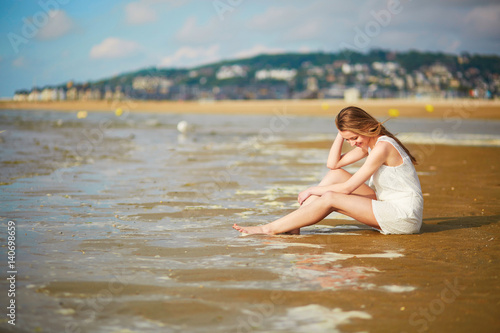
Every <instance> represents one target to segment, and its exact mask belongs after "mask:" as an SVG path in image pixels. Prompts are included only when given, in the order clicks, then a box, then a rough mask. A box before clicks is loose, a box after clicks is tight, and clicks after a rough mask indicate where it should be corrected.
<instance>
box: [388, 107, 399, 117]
mask: <svg viewBox="0 0 500 333" xmlns="http://www.w3.org/2000/svg"><path fill="white" fill-rule="evenodd" d="M389 116H390V117H399V110H398V109H389Z"/></svg>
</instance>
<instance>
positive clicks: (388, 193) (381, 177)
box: [369, 135, 424, 234]
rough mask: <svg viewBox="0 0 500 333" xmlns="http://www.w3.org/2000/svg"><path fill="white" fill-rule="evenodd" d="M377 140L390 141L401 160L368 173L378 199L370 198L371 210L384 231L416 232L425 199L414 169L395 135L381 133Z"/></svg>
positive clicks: (388, 232)
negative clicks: (393, 165)
mask: <svg viewBox="0 0 500 333" xmlns="http://www.w3.org/2000/svg"><path fill="white" fill-rule="evenodd" d="M379 141H386V142H389V143H390V144H392V145H393V146H394V147H395V148H396V149H397V150H398V152H399V154H400V155H401V157H402V158H403V163H402V164H400V165H398V166H395V167H391V166H387V165H382V166H380V168H379V169H378V170H377V171H376V172H375V173H374V174H373V175H372V176H371V178H370V182H369V185H370V187H371V188H373V189H374V190H375V193H376V195H377V200H372V208H373V214H374V215H375V218H376V219H377V222H378V224H379V226H380V228H381V231H382V233H383V234H414V233H418V232H419V231H420V227H421V226H422V213H423V210H424V199H423V197H422V189H421V187H420V181H419V179H418V176H417V171H416V170H415V167H414V166H413V163H412V162H411V159H410V157H409V156H408V155H407V154H406V152H405V151H404V149H403V148H401V147H400V146H399V144H398V143H397V142H396V141H395V140H394V139H392V138H390V137H388V136H385V135H384V136H381V137H379V138H378V140H377V143H378V142H379ZM377 143H375V144H377Z"/></svg>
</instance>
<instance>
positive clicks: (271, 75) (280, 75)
mask: <svg viewBox="0 0 500 333" xmlns="http://www.w3.org/2000/svg"><path fill="white" fill-rule="evenodd" d="M296 75H297V70H296V69H286V68H280V69H261V70H258V71H256V72H255V79H257V80H259V81H261V80H268V79H274V80H283V81H290V80H293V79H294V78H295V76H296Z"/></svg>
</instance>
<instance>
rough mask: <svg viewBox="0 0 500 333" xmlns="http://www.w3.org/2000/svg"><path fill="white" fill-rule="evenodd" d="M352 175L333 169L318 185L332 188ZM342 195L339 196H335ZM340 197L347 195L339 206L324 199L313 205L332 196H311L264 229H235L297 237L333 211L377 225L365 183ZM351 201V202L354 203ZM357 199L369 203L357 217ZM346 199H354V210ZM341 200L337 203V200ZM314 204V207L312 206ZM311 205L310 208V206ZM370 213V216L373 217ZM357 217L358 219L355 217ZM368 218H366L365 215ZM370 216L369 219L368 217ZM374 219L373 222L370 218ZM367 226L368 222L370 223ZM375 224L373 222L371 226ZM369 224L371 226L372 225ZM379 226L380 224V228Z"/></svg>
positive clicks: (372, 196)
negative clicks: (364, 210)
mask: <svg viewBox="0 0 500 333" xmlns="http://www.w3.org/2000/svg"><path fill="white" fill-rule="evenodd" d="M351 177H352V175H351V174H350V173H349V172H347V171H345V170H344V169H335V170H330V171H329V172H328V173H327V174H326V175H325V177H324V178H323V179H322V180H321V182H320V183H319V186H328V185H333V184H338V183H343V182H346V181H347V180H349V178H351ZM332 193H333V192H329V194H332ZM335 194H339V193H335ZM339 195H341V196H346V198H341V200H340V201H339V203H336V202H332V203H328V202H325V201H324V200H323V201H322V202H321V203H317V204H314V205H313V203H315V202H317V201H318V200H319V199H321V198H323V199H328V197H330V196H331V195H328V196H326V197H325V195H323V196H321V197H320V196H310V197H309V198H307V200H305V201H304V202H303V204H302V206H300V207H299V209H297V210H296V211H294V212H292V213H290V214H289V215H287V216H284V217H282V218H280V219H278V220H276V221H274V222H271V223H269V224H266V225H263V226H257V227H246V228H244V227H240V226H238V225H237V224H234V225H233V228H234V229H236V230H238V231H240V232H243V233H248V234H254V233H257V234H276V233H285V232H286V233H288V234H295V235H298V234H300V228H302V227H305V226H308V225H311V224H315V223H318V222H319V221H321V220H322V219H324V218H325V217H326V216H328V215H329V214H330V213H332V212H333V211H338V212H340V213H343V214H345V215H347V216H350V217H352V218H354V219H356V220H358V221H360V222H363V223H365V222H364V221H365V220H366V221H368V222H370V223H371V222H375V223H377V222H376V220H375V217H374V216H373V211H372V208H371V200H372V199H376V195H375V192H374V191H373V190H372V189H371V188H370V187H369V186H368V185H366V184H362V185H361V186H360V187H359V188H357V189H356V190H355V191H354V192H353V193H351V194H350V195H345V194H339ZM351 198H352V200H351ZM358 198H361V199H366V200H362V201H363V202H364V205H365V206H366V205H368V203H369V206H368V208H369V210H368V211H366V212H364V213H363V214H362V215H359V214H357V210H358V209H357V208H359V207H357V206H356V205H358V204H359V200H358ZM345 200H347V201H349V200H351V202H352V203H354V206H353V207H352V208H351V206H350V205H349V204H348V202H344V201H345ZM335 201H338V200H335ZM337 204H339V205H340V206H342V207H344V208H345V209H342V208H341V207H336V206H337ZM311 205H312V206H311ZM309 206H311V207H309ZM370 214H371V216H370ZM353 215H356V216H353ZM358 215H359V216H358ZM365 215H366V216H365ZM366 217H368V218H366ZM371 217H373V221H372V220H371V219H370V218H371ZM287 223H290V224H289V225H286V224H287ZM367 224H368V223H367ZM372 224H373V223H372ZM369 225H370V224H369ZM376 227H378V224H377V226H376Z"/></svg>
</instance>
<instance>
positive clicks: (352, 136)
mask: <svg viewBox="0 0 500 333" xmlns="http://www.w3.org/2000/svg"><path fill="white" fill-rule="evenodd" d="M339 133H340V135H341V136H342V137H343V138H344V139H346V140H347V142H349V144H350V145H351V147H352V146H356V147H359V148H362V149H368V147H369V141H370V138H369V137H367V136H364V135H359V134H356V133H353V132H351V131H339Z"/></svg>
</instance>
